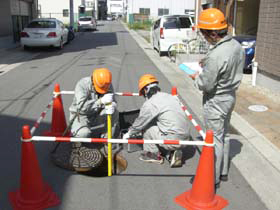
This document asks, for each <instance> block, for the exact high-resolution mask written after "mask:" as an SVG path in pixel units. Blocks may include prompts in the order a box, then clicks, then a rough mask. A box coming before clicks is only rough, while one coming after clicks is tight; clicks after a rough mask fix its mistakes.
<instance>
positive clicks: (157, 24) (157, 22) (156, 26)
mask: <svg viewBox="0 0 280 210" xmlns="http://www.w3.org/2000/svg"><path fill="white" fill-rule="evenodd" d="M159 23H160V20H157V21H156V22H155V24H154V29H157V28H158V27H159Z"/></svg>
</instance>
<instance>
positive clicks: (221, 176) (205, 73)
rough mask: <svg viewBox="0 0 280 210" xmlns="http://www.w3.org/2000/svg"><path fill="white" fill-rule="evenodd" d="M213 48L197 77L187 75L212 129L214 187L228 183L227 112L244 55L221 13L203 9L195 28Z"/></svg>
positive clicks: (237, 84) (206, 124)
mask: <svg viewBox="0 0 280 210" xmlns="http://www.w3.org/2000/svg"><path fill="white" fill-rule="evenodd" d="M197 27H198V28H199V29H200V32H201V33H202V34H203V36H204V38H205V39H206V40H207V41H208V42H209V43H210V44H211V45H213V47H212V48H211V49H210V51H209V52H208V54H207V55H206V57H205V58H204V59H202V61H201V62H200V64H201V67H202V68H203V70H202V72H201V73H200V74H198V73H197V74H193V75H190V77H191V78H192V79H194V80H195V86H196V87H197V88H198V89H199V90H201V91H202V92H203V115H204V121H205V126H206V129H207V130H208V129H209V130H213V132H214V142H215V184H216V187H219V184H220V181H227V180H228V170H229V168H228V167H229V149H230V142H229V136H228V135H227V133H228V129H229V122H230V118H231V113H232V111H233V108H234V105H235V101H236V96H235V92H236V90H237V89H238V87H239V85H240V83H241V79H242V76H243V67H244V60H245V54H244V50H243V49H242V47H241V45H240V44H239V43H238V42H237V41H236V40H234V39H233V38H232V37H231V36H230V35H227V23H226V20H225V17H224V14H223V13H222V12H221V11H220V10H218V9H215V8H210V9H206V10H203V11H202V12H201V14H200V15H199V19H198V25H197Z"/></svg>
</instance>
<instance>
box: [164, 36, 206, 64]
mask: <svg viewBox="0 0 280 210" xmlns="http://www.w3.org/2000/svg"><path fill="white" fill-rule="evenodd" d="M209 48H210V45H209V44H208V42H207V41H206V40H205V38H204V37H203V36H202V34H201V33H200V32H199V31H198V32H196V36H195V38H192V39H190V40H183V41H182V42H178V43H174V44H172V45H170V46H169V48H168V51H167V53H168V57H169V59H170V61H171V62H174V63H176V61H177V57H178V56H182V54H186V55H190V54H193V55H194V54H196V55H201V54H206V53H207V52H208V51H209Z"/></svg>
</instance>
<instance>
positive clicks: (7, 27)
mask: <svg viewBox="0 0 280 210" xmlns="http://www.w3.org/2000/svg"><path fill="white" fill-rule="evenodd" d="M0 27H1V30H0V37H2V36H10V35H11V34H12V33H13V28H12V18H11V10H10V1H1V2H0Z"/></svg>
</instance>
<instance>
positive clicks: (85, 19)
mask: <svg viewBox="0 0 280 210" xmlns="http://www.w3.org/2000/svg"><path fill="white" fill-rule="evenodd" d="M80 21H91V18H90V17H81V18H80Z"/></svg>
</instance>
